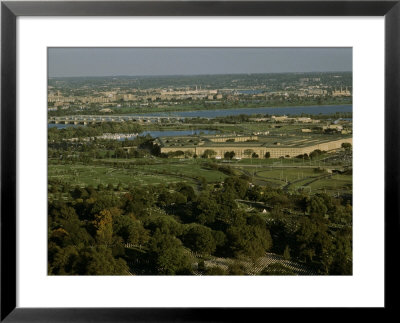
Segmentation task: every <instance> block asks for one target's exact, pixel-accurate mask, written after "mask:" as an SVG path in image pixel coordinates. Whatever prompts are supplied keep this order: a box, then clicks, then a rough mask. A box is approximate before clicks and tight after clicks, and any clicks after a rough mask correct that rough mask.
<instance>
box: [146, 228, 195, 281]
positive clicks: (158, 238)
mask: <svg viewBox="0 0 400 323" xmlns="http://www.w3.org/2000/svg"><path fill="white" fill-rule="evenodd" d="M149 257H150V261H151V263H152V264H153V270H154V274H159V275H179V274H190V272H191V260H190V257H189V255H188V253H187V252H185V250H184V249H183V247H182V243H181V241H180V240H179V239H177V238H176V237H174V236H172V235H171V234H167V233H162V232H161V231H160V230H159V229H157V230H156V231H155V232H154V235H153V236H152V238H151V240H150V244H149Z"/></svg>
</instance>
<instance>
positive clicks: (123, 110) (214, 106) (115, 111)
mask: <svg viewBox="0 0 400 323" xmlns="http://www.w3.org/2000/svg"><path fill="white" fill-rule="evenodd" d="M346 105H352V99H351V98H343V99H341V100H337V101H336V100H335V101H331V100H330V101H327V102H318V101H306V102H282V103H277V102H271V103H268V102H266V101H263V102H252V103H226V102H215V103H207V102H203V103H201V104H199V103H191V104H183V105H179V106H176V105H175V106H162V107H158V106H146V107H120V108H112V109H111V110H112V112H100V110H101V109H100V110H99V109H85V110H77V111H74V112H73V114H75V115H86V114H96V115H110V116H111V115H127V114H135V115H140V114H154V113H174V112H189V111H212V110H230V109H258V108H287V107H308V106H310V107H311V106H346ZM71 112H72V111H69V110H62V111H50V112H49V113H48V116H49V117H50V116H65V115H69V114H71Z"/></svg>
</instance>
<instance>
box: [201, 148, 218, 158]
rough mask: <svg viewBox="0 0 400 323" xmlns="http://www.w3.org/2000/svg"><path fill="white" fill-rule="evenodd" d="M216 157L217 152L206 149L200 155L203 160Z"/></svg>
mask: <svg viewBox="0 0 400 323" xmlns="http://www.w3.org/2000/svg"><path fill="white" fill-rule="evenodd" d="M216 155H217V152H216V151H215V150H212V149H206V150H205V151H204V153H203V155H202V157H203V158H212V157H214V156H216Z"/></svg>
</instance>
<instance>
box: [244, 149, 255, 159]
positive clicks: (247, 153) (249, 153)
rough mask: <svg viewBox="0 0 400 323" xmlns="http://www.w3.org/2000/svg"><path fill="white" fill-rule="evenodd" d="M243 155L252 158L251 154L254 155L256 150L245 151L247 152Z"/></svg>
mask: <svg viewBox="0 0 400 323" xmlns="http://www.w3.org/2000/svg"><path fill="white" fill-rule="evenodd" d="M243 153H244V154H245V155H246V156H247V158H250V156H251V154H253V153H254V150H253V149H245V151H244V152H243Z"/></svg>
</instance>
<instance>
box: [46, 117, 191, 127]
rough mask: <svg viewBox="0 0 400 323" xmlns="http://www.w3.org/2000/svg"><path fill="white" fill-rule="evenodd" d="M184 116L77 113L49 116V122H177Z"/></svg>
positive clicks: (82, 123) (83, 123) (76, 123)
mask: <svg viewBox="0 0 400 323" xmlns="http://www.w3.org/2000/svg"><path fill="white" fill-rule="evenodd" d="M183 119H184V118H183V117H157V116H100V115H77V116H62V117H50V118H48V123H49V124H75V125H78V124H81V125H87V124H95V123H103V122H126V121H132V122H139V123H175V122H181V121H182V120H183Z"/></svg>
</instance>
